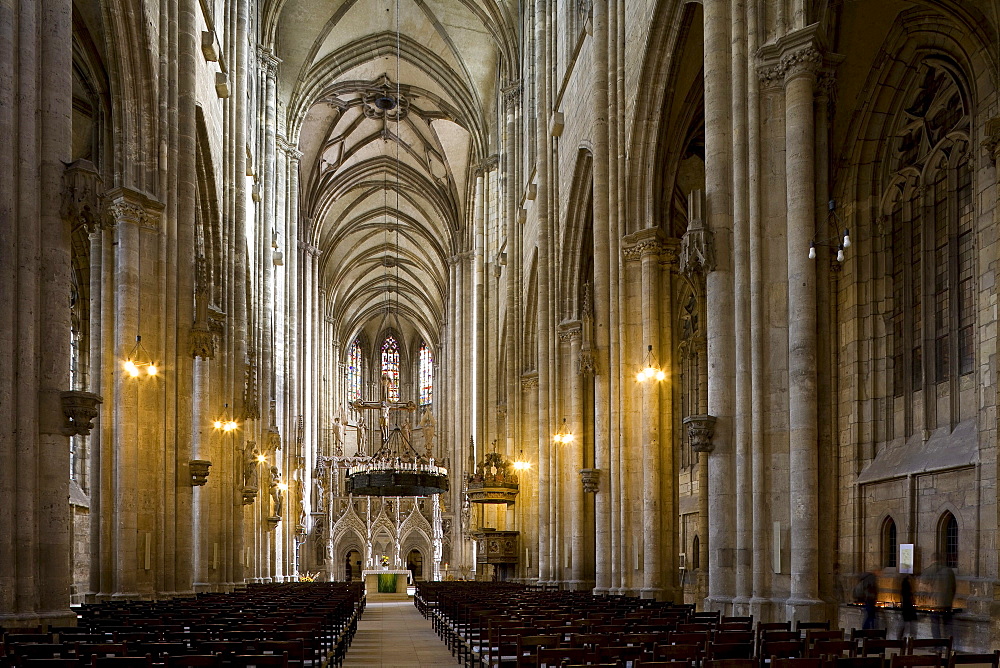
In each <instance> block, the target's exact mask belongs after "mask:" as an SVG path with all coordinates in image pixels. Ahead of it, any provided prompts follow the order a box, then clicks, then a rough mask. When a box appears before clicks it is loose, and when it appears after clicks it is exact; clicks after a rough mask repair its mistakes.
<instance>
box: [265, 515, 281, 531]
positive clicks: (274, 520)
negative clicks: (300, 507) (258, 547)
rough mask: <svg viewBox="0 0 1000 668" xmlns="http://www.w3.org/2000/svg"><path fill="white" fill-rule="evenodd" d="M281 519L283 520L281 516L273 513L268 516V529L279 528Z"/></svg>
mask: <svg viewBox="0 0 1000 668" xmlns="http://www.w3.org/2000/svg"><path fill="white" fill-rule="evenodd" d="M280 521H281V518H280V517H278V516H277V515H271V516H270V517H268V518H267V530H268V531H273V530H274V529H277V528H278V522H280Z"/></svg>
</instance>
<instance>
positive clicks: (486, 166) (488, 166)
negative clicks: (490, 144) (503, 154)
mask: <svg viewBox="0 0 1000 668" xmlns="http://www.w3.org/2000/svg"><path fill="white" fill-rule="evenodd" d="M499 164H500V156H499V155H497V154H496V153H494V154H493V155H488V156H486V157H485V158H483V159H482V161H480V163H479V164H478V165H476V170H475V174H476V177H480V176H484V175H485V174H486V172H488V171H490V170H493V169H496V168H497V165H499Z"/></svg>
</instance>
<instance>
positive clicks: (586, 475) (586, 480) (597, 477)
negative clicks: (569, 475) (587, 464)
mask: <svg viewBox="0 0 1000 668" xmlns="http://www.w3.org/2000/svg"><path fill="white" fill-rule="evenodd" d="M580 482H582V483H583V491H584V492H585V493H587V494H596V493H597V492H598V491H600V487H601V469H581V470H580Z"/></svg>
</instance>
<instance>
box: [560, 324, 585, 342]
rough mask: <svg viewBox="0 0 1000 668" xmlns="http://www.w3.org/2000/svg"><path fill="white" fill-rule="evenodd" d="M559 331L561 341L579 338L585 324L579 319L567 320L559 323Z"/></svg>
mask: <svg viewBox="0 0 1000 668" xmlns="http://www.w3.org/2000/svg"><path fill="white" fill-rule="evenodd" d="M558 332H559V340H560V341H573V340H579V339H580V337H581V334H582V333H583V326H582V323H581V322H580V321H579V320H565V321H563V322H561V323H559V327H558Z"/></svg>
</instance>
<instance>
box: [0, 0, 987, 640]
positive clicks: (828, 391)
mask: <svg viewBox="0 0 1000 668" xmlns="http://www.w3.org/2000/svg"><path fill="white" fill-rule="evenodd" d="M0 62H5V63H7V64H8V65H7V66H4V67H2V68H0V70H2V71H0V147H2V148H0V156H2V162H0V167H2V169H3V172H4V174H3V176H2V177H0V274H2V277H0V306H2V307H3V311H2V312H0V496H2V500H3V501H2V503H0V535H2V536H4V537H5V538H4V540H0V626H7V627H17V626H31V625H37V624H42V623H60V622H63V621H65V620H67V619H70V618H72V617H74V613H73V610H74V609H75V606H79V605H81V604H87V603H97V602H101V601H116V600H147V599H170V598H173V597H184V596H188V597H190V596H193V595H195V594H199V593H205V592H231V591H234V590H239V589H241V588H243V587H245V586H247V584H248V583H280V582H293V581H298V580H300V579H301V578H303V577H307V578H314V579H317V580H322V581H338V582H339V581H345V580H351V579H354V580H357V579H358V578H359V577H361V574H362V572H363V571H365V570H372V569H376V568H379V567H388V568H390V569H406V570H409V571H410V572H411V573H412V574H413V576H414V577H415V578H416V580H417V581H418V582H420V581H435V580H442V581H446V580H481V581H482V580H485V581H508V582H515V583H525V584H530V585H533V586H537V587H540V588H547V589H552V590H587V591H593V592H594V593H595V594H601V595H623V596H634V597H641V598H648V599H657V600H660V601H668V600H669V601H675V602H679V603H690V604H694V605H695V606H696V608H697V609H698V610H702V609H704V610H721V611H723V614H726V615H753V616H754V618H755V619H758V620H764V621H768V620H785V619H792V620H813V619H833V620H838V625H839V626H842V627H845V628H850V627H852V626H854V627H860V626H861V618H862V614H863V613H862V611H861V610H860V608H859V606H858V605H856V604H855V598H856V597H854V596H852V588H853V587H854V583H855V582H856V581H857V579H858V577H859V575H860V574H863V573H867V572H871V573H875V574H876V576H877V578H878V585H879V592H880V593H879V601H878V602H879V605H880V606H885V607H886V609H887V610H891V609H892V608H893V606H894V604H896V603H898V602H899V582H900V577H901V576H902V575H903V574H905V573H907V572H912V573H914V574H916V575H919V574H921V573H924V572H930V570H931V569H939V570H940V569H942V568H947V569H950V570H951V571H952V572H953V573H954V576H955V587H954V608H955V615H954V635H955V636H956V638H957V639H958V640H957V642H958V645H959V646H960V647H964V648H967V649H986V648H994V647H1000V562H998V554H1000V553H998V529H1000V526H998V525H1000V506H998V473H1000V471H998V465H1000V461H998V452H1000V442H998V431H997V409H998V403H1000V399H998V396H997V392H996V386H997V375H998V372H1000V369H998V361H1000V360H998V356H997V336H998V331H997V329H998V299H997V293H998V291H997V270H998V269H1000V238H998V232H1000V207H998V200H1000V187H998V185H997V180H998V169H1000V97H998V91H1000V88H998V86H1000V4H998V3H997V2H996V0H961V1H959V0H701V1H700V2H695V1H688V2H685V1H682V0H329V1H320V0H47V1H46V2H37V1H36V0H11V1H10V2H4V3H3V6H2V7H0ZM373 462H375V463H373ZM377 462H381V464H378V463H377ZM386 462H388V464H387V463H386ZM378 466H394V467H396V469H393V470H394V471H397V472H399V471H409V472H411V473H412V472H414V471H415V472H416V474H414V475H416V476H417V477H419V478H420V479H421V481H423V482H426V480H424V477H427V476H430V477H435V476H436V478H435V480H436V483H435V484H437V485H438V487H437V488H433V489H432V487H433V486H431V487H427V486H426V485H423V482H421V485H423V486H417V487H413V488H411V491H410V493H409V494H407V493H397V494H390V493H375V494H365V493H359V490H362V488H363V482H362V478H363V477H364V476H368V477H365V478H364V479H365V480H367V481H368V482H369V483H371V484H375V483H372V480H374V479H375V477H377V476H374V475H369V474H371V472H372V470H374V468H377V467H378ZM373 467H374V468H373ZM421 476H423V477H421ZM412 490H419V493H414V492H413V491H412ZM383 492H384V490H383ZM397 492H398V490H397ZM924 593H925V594H927V595H929V593H928V592H924ZM920 595H921V592H920V591H919V590H918V603H919V597H920ZM887 614H891V613H890V612H887Z"/></svg>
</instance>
